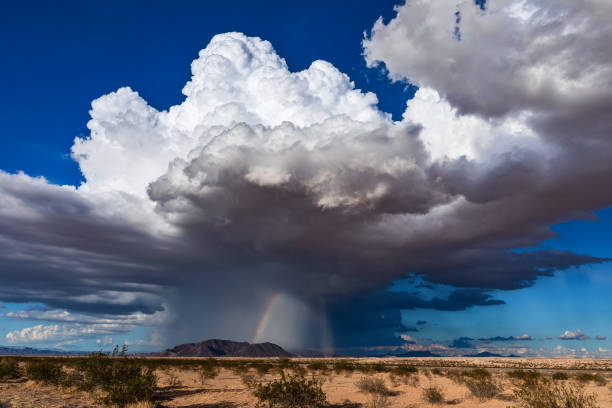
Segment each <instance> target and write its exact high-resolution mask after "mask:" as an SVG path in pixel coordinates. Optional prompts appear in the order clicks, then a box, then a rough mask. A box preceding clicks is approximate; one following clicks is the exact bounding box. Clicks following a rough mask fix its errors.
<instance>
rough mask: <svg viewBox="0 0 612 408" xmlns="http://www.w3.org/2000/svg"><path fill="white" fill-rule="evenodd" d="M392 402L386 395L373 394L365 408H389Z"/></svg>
mask: <svg viewBox="0 0 612 408" xmlns="http://www.w3.org/2000/svg"><path fill="white" fill-rule="evenodd" d="M390 406H391V401H389V397H387V396H386V395H380V394H373V395H372V397H371V398H370V400H369V401H368V402H366V404H365V406H364V407H365V408H389V407H390Z"/></svg>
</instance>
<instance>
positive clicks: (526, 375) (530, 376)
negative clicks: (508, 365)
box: [507, 370, 541, 382]
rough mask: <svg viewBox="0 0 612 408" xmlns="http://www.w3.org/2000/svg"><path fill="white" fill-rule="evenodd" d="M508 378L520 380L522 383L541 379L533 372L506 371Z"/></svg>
mask: <svg viewBox="0 0 612 408" xmlns="http://www.w3.org/2000/svg"><path fill="white" fill-rule="evenodd" d="M507 375H508V377H510V378H515V379H517V380H522V381H530V382H532V381H535V380H537V379H538V378H540V377H541V375H540V373H538V372H537V371H535V370H528V371H525V370H512V371H508V373H507Z"/></svg>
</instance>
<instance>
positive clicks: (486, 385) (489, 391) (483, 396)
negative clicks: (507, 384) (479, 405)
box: [464, 377, 502, 401]
mask: <svg viewBox="0 0 612 408" xmlns="http://www.w3.org/2000/svg"><path fill="white" fill-rule="evenodd" d="M464 385H465V386H466V387H467V389H468V390H470V393H472V395H473V396H475V397H476V398H478V399H479V400H480V401H485V400H488V399H491V398H495V397H496V396H497V395H498V394H499V393H500V392H501V391H502V387H501V385H500V384H499V383H498V382H497V381H495V380H494V379H493V378H492V377H478V378H466V379H465V380H464Z"/></svg>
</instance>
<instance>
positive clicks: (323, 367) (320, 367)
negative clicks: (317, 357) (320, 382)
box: [307, 361, 329, 371]
mask: <svg viewBox="0 0 612 408" xmlns="http://www.w3.org/2000/svg"><path fill="white" fill-rule="evenodd" d="M307 367H308V369H309V370H310V371H327V370H329V367H328V366H327V363H326V362H325V361H311V362H310V364H308V366H307Z"/></svg>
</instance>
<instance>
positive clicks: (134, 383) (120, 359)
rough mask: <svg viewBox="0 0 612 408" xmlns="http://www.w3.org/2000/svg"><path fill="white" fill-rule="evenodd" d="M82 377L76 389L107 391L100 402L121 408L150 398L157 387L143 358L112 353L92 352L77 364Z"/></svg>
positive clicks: (154, 378) (151, 372) (155, 379)
mask: <svg viewBox="0 0 612 408" xmlns="http://www.w3.org/2000/svg"><path fill="white" fill-rule="evenodd" d="M78 370H79V372H80V373H81V374H82V376H83V379H82V382H81V384H80V386H79V388H81V389H83V390H87V391H91V390H94V389H99V390H102V391H104V392H105V393H106V397H105V398H103V402H105V403H106V404H114V405H116V406H119V407H124V406H126V405H127V404H131V403H135V402H139V401H151V400H152V399H153V395H154V394H155V391H156V389H157V378H156V377H155V374H154V373H153V370H152V369H151V368H149V367H144V364H143V362H142V361H140V360H139V359H136V358H128V357H125V349H124V350H123V351H122V353H121V354H117V353H116V352H113V354H112V355H111V356H109V355H107V354H104V353H93V354H90V355H89V357H88V358H87V359H85V360H83V361H82V362H81V364H80V365H79V367H78Z"/></svg>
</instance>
